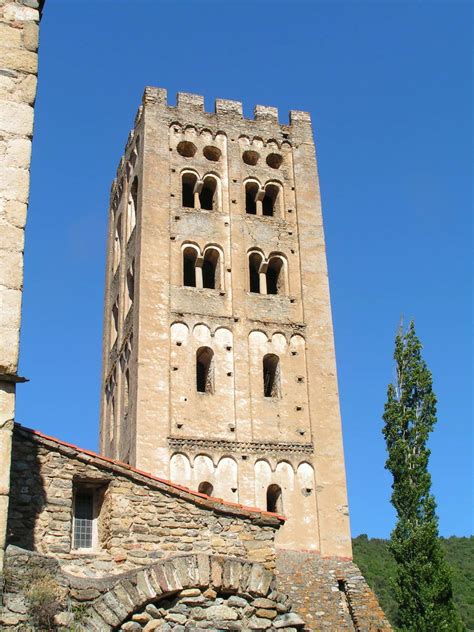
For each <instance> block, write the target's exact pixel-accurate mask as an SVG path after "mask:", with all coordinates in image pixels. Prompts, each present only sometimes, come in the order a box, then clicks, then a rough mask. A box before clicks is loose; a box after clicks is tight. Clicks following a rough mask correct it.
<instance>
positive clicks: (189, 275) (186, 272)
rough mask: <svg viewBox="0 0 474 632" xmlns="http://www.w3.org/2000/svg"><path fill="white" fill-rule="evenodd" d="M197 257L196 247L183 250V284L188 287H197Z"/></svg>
mask: <svg viewBox="0 0 474 632" xmlns="http://www.w3.org/2000/svg"><path fill="white" fill-rule="evenodd" d="M196 259H197V252H196V251H195V250H194V248H185V249H184V250H183V285H186V286H188V287H196Z"/></svg>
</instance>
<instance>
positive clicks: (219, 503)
mask: <svg viewBox="0 0 474 632" xmlns="http://www.w3.org/2000/svg"><path fill="white" fill-rule="evenodd" d="M15 429H17V430H19V431H22V432H26V433H28V434H30V435H33V436H34V437H37V438H39V439H40V440H44V441H48V442H52V443H56V444H57V445H58V446H64V447H66V448H69V449H71V450H75V451H77V452H79V453H80V454H87V455H89V456H91V457H92V458H94V459H98V460H100V461H103V463H104V465H105V466H107V464H110V465H114V466H116V467H119V468H121V469H124V470H125V472H124V474H127V472H128V473H130V474H136V475H139V476H143V477H145V478H148V479H149V480H150V481H155V482H158V483H160V484H162V485H165V486H167V487H170V488H172V490H175V491H179V492H184V493H185V494H189V495H190V496H192V499H193V500H195V501H198V502H199V501H202V500H204V501H205V502H206V504H207V503H209V504H210V505H213V506H214V508H215V509H220V510H221V511H225V510H226V508H228V509H231V510H233V511H234V512H235V511H236V512H237V513H241V514H249V513H250V514H259V515H260V516H261V517H262V518H263V519H265V518H268V519H269V520H272V521H274V520H278V521H279V522H284V521H285V520H286V518H285V516H282V515H281V514H277V513H273V512H271V511H264V510H263V509H259V508H258V507H248V506H246V505H241V504H240V503H233V502H231V501H228V500H223V499H222V498H216V497H214V496H208V495H207V494H203V493H201V492H197V491H194V490H192V489H189V488H188V487H184V486H183V485H178V484H177V483H173V482H172V481H169V480H167V479H165V478H160V477H159V476H154V475H153V474H150V472H144V471H143V470H139V469H136V468H134V467H132V466H131V465H128V464H127V463H122V461H117V460H115V459H110V458H109V457H106V456H103V455H101V454H97V453H96V452H92V451H91V450H86V449H84V448H80V447H79V446H77V445H74V444H72V443H67V442H66V441H61V439H58V438H56V437H50V436H49V435H46V434H44V433H42V432H40V431H39V430H34V429H33V428H26V427H25V426H22V425H21V424H19V423H15Z"/></svg>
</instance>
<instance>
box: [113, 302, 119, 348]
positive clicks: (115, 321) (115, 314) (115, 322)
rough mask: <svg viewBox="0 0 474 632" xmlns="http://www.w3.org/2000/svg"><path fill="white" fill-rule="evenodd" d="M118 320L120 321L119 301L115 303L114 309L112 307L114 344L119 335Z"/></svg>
mask: <svg viewBox="0 0 474 632" xmlns="http://www.w3.org/2000/svg"><path fill="white" fill-rule="evenodd" d="M118 319H119V304H118V299H117V300H116V301H115V303H114V305H113V307H112V327H113V332H112V344H113V343H114V342H115V340H116V339H117V334H118Z"/></svg>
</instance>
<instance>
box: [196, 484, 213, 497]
mask: <svg viewBox="0 0 474 632" xmlns="http://www.w3.org/2000/svg"><path fill="white" fill-rule="evenodd" d="M213 491H214V487H213V485H211V483H209V482H208V481H203V482H202V483H199V487H198V492H200V493H201V494H206V495H207V496H212V493H213Z"/></svg>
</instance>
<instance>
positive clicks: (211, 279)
mask: <svg viewBox="0 0 474 632" xmlns="http://www.w3.org/2000/svg"><path fill="white" fill-rule="evenodd" d="M219 259H220V257H219V251H218V250H216V249H215V248H208V249H207V250H206V252H205V253H204V261H203V264H202V286H203V287H205V288H209V289H211V290H218V289H220V286H221V283H220V281H221V275H220V261H219Z"/></svg>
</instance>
